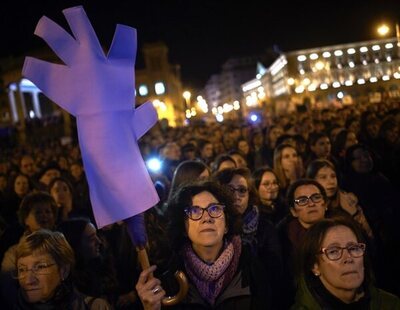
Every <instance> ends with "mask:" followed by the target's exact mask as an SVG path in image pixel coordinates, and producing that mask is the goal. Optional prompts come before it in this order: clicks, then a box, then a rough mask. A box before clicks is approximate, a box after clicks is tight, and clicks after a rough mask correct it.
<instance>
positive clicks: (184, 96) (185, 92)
mask: <svg viewBox="0 0 400 310" xmlns="http://www.w3.org/2000/svg"><path fill="white" fill-rule="evenodd" d="M182 96H183V98H185V103H186V109H188V108H190V97H191V96H192V94H191V93H190V91H188V90H185V91H184V92H183V94H182Z"/></svg>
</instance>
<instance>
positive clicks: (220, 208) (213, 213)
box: [184, 203, 225, 221]
mask: <svg viewBox="0 0 400 310" xmlns="http://www.w3.org/2000/svg"><path fill="white" fill-rule="evenodd" d="M224 208H225V205H223V204H221V203H210V204H209V205H208V206H207V208H201V207H199V206H190V207H187V208H186V209H185V210H184V211H185V213H186V215H187V217H188V218H190V219H191V220H193V221H198V220H200V219H201V217H202V216H203V214H204V211H207V213H208V215H209V216H210V217H212V218H217V217H221V216H222V214H224Z"/></svg>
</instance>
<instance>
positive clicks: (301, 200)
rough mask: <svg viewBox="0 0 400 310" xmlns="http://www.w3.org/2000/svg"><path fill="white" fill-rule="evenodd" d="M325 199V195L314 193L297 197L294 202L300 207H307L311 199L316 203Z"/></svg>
mask: <svg viewBox="0 0 400 310" xmlns="http://www.w3.org/2000/svg"><path fill="white" fill-rule="evenodd" d="M323 199H324V196H322V195H321V194H319V193H315V194H312V195H311V196H309V197H307V196H300V197H299V198H297V199H295V200H294V202H295V203H296V204H297V205H298V206H299V207H305V206H306V205H308V202H309V201H310V200H311V201H312V202H314V203H317V202H320V201H322V200H323Z"/></svg>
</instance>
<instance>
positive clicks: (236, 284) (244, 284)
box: [168, 247, 273, 310]
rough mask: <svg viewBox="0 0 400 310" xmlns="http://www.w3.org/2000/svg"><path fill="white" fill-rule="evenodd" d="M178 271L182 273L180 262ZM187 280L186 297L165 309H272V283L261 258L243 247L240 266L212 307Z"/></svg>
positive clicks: (182, 268)
mask: <svg viewBox="0 0 400 310" xmlns="http://www.w3.org/2000/svg"><path fill="white" fill-rule="evenodd" d="M180 270H182V271H183V272H185V270H184V264H183V262H180ZM188 280H189V291H188V294H187V296H186V298H185V299H184V300H183V301H182V302H181V303H180V304H178V305H176V306H173V307H168V309H194V310H196V309H218V310H222V309H229V310H231V309H233V310H234V309H237V310H242V309H266V310H267V309H273V308H272V306H271V305H270V304H271V302H270V301H271V298H272V296H271V291H270V286H271V285H273V283H271V281H270V279H269V278H268V276H267V273H266V271H265V269H264V267H263V266H262V264H261V263H260V261H259V260H258V259H257V258H256V257H254V256H253V255H251V253H250V250H249V249H247V248H246V247H243V248H242V254H241V257H240V260H239V266H238V269H237V271H236V274H235V276H234V277H233V279H232V281H231V282H230V284H229V285H228V286H227V287H226V288H225V289H224V290H223V291H222V292H221V294H220V295H219V296H218V297H217V299H216V303H215V305H214V306H211V305H210V304H208V303H207V302H206V301H205V300H204V299H203V298H202V297H201V295H200V293H199V291H198V290H197V288H196V287H195V285H194V284H193V283H192V282H191V281H190V279H188Z"/></svg>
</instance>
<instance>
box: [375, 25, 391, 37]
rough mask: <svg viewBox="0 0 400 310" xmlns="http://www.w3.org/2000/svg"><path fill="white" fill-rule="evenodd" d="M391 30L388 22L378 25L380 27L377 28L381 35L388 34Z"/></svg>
mask: <svg viewBox="0 0 400 310" xmlns="http://www.w3.org/2000/svg"><path fill="white" fill-rule="evenodd" d="M389 30H390V28H389V26H388V25H386V24H382V25H380V26H379V27H378V29H377V31H378V34H379V35H381V36H385V35H387V34H388V33H389Z"/></svg>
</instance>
